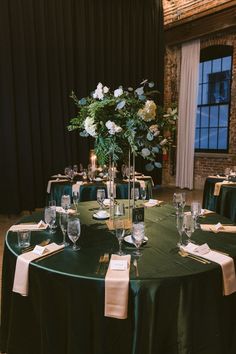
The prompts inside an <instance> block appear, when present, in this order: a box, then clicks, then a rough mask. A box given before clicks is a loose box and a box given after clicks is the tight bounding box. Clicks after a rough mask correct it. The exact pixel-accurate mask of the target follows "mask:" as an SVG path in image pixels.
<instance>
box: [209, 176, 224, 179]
mask: <svg viewBox="0 0 236 354" xmlns="http://www.w3.org/2000/svg"><path fill="white" fill-rule="evenodd" d="M207 178H222V179H224V178H225V176H224V177H223V176H220V175H217V176H208V177H207Z"/></svg>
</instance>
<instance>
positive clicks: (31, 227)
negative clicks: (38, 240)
mask: <svg viewBox="0 0 236 354" xmlns="http://www.w3.org/2000/svg"><path fill="white" fill-rule="evenodd" d="M47 227H48V224H45V222H44V221H42V220H41V221H40V222H39V223H38V224H27V223H25V224H18V225H12V226H11V227H10V229H9V231H15V232H17V231H41V230H45V229H46V228H47Z"/></svg>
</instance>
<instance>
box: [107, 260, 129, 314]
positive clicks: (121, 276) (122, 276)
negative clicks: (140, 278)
mask: <svg viewBox="0 0 236 354" xmlns="http://www.w3.org/2000/svg"><path fill="white" fill-rule="evenodd" d="M111 260H127V262H128V267H127V269H126V270H112V269H110V266H109V268H108V271H107V274H106V278H105V313H104V315H105V316H106V317H114V318H118V319H126V318H127V313H128V295H129V270H130V255H125V256H119V255H115V254H113V255H112V256H111Z"/></svg>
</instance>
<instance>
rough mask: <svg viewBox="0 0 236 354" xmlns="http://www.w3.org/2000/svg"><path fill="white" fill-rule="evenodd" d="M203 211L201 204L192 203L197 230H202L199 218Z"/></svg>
mask: <svg viewBox="0 0 236 354" xmlns="http://www.w3.org/2000/svg"><path fill="white" fill-rule="evenodd" d="M201 211H202V208H201V204H200V203H199V202H197V201H193V202H192V203H191V214H192V217H193V219H194V227H195V229H199V228H200V226H199V223H198V217H199V215H201Z"/></svg>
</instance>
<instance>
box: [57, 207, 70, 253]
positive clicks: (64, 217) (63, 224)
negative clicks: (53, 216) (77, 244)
mask: <svg viewBox="0 0 236 354" xmlns="http://www.w3.org/2000/svg"><path fill="white" fill-rule="evenodd" d="M67 224H68V214H67V213H60V216H59V225H60V228H61V231H62V234H63V245H64V246H65V247H66V246H69V242H67V241H66V232H67Z"/></svg>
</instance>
